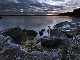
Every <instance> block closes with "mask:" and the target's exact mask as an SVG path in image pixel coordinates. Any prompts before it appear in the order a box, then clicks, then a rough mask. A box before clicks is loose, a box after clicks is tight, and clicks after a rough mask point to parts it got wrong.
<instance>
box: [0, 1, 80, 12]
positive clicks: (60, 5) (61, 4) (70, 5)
mask: <svg viewBox="0 0 80 60" xmlns="http://www.w3.org/2000/svg"><path fill="white" fill-rule="evenodd" d="M2 2H7V3H9V4H10V3H11V6H12V3H16V4H20V5H22V6H23V7H28V8H27V9H29V11H30V10H31V11H32V10H33V8H32V6H33V7H34V10H37V9H43V8H42V7H45V8H44V9H47V10H56V11H57V12H67V11H72V10H73V9H75V8H79V7H80V0H0V4H1V3H2ZM44 3H45V6H44ZM4 5H5V3H2V6H3V7H4ZM14 5H15V4H14ZM14 5H13V6H14ZM6 6H7V5H6ZM8 6H9V5H8ZM8 6H7V7H6V9H7V8H8ZM16 6H17V5H16ZM29 6H30V7H29ZM0 9H1V8H0Z"/></svg>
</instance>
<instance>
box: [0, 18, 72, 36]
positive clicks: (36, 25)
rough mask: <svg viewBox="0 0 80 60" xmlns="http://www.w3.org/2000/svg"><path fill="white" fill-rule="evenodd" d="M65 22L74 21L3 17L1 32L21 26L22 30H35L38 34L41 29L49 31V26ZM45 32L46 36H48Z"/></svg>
mask: <svg viewBox="0 0 80 60" xmlns="http://www.w3.org/2000/svg"><path fill="white" fill-rule="evenodd" d="M64 21H69V22H70V21H72V18H70V17H62V16H3V18H2V19H0V30H4V29H8V28H11V27H15V26H20V27H21V28H22V29H34V30H36V31H37V32H38V31H40V30H41V29H48V26H54V25H55V24H57V23H60V22H64ZM46 32H47V31H45V33H44V35H48V33H46Z"/></svg>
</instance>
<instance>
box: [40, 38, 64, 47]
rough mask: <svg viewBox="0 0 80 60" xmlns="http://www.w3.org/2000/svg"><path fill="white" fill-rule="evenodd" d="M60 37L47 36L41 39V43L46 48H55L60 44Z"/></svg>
mask: <svg viewBox="0 0 80 60" xmlns="http://www.w3.org/2000/svg"><path fill="white" fill-rule="evenodd" d="M62 42H63V41H62V39H57V38H51V37H50V38H49V39H43V40H41V45H42V46H43V47H46V48H55V47H58V46H59V45H61V44H62Z"/></svg>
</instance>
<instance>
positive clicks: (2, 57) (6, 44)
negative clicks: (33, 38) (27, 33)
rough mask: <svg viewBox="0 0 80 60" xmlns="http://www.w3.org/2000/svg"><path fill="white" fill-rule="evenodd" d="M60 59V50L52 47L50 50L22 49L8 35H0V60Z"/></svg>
mask: <svg viewBox="0 0 80 60" xmlns="http://www.w3.org/2000/svg"><path fill="white" fill-rule="evenodd" d="M53 59H55V60H60V59H61V50H60V49H54V50H53V51H52V52H46V51H44V52H40V51H33V52H31V53H29V52H26V51H23V50H22V49H21V47H20V46H19V45H18V44H15V43H14V41H13V39H12V38H11V37H10V36H7V37H4V36H2V35H0V60H53Z"/></svg>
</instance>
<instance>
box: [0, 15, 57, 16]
mask: <svg viewBox="0 0 80 60" xmlns="http://www.w3.org/2000/svg"><path fill="white" fill-rule="evenodd" d="M0 16H58V15H0Z"/></svg>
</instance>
